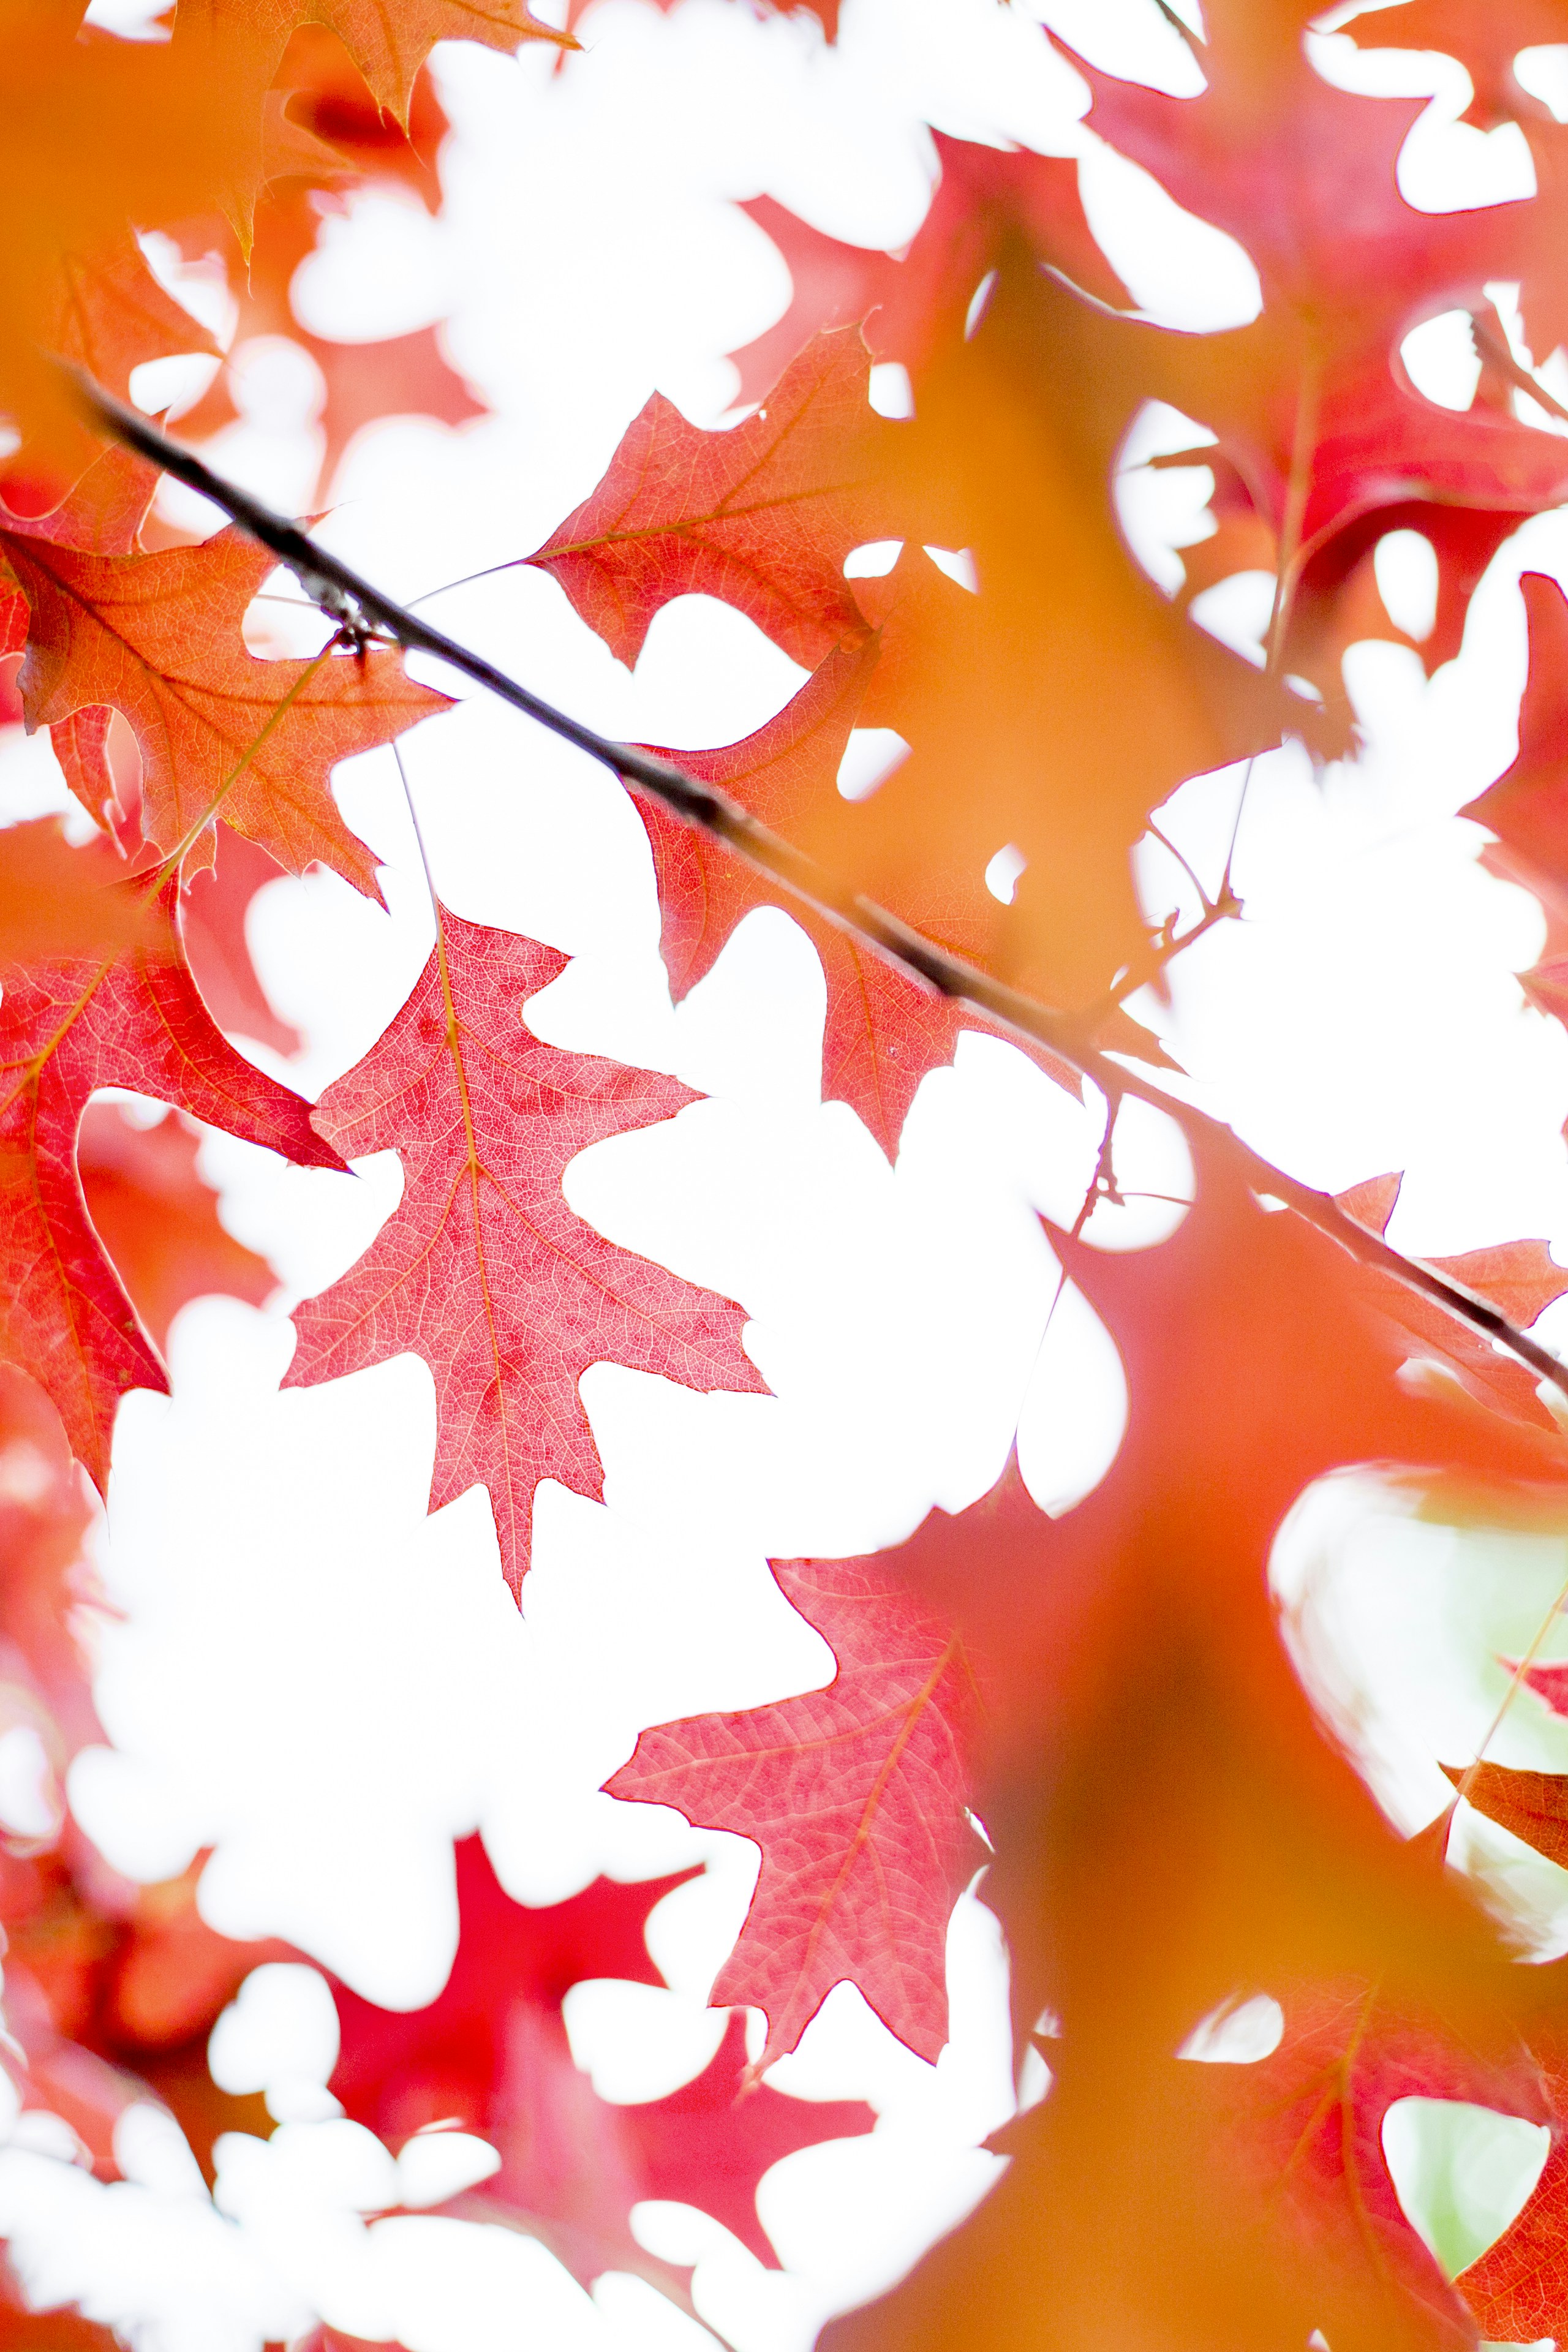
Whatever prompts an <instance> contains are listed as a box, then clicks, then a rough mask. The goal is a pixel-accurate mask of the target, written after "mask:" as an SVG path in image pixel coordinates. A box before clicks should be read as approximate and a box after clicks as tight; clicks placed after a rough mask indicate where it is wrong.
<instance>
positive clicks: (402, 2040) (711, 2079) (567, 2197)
mask: <svg viewBox="0 0 1568 2352" xmlns="http://www.w3.org/2000/svg"><path fill="white" fill-rule="evenodd" d="M456 1862H457V1872H458V1910H459V1916H460V1920H461V1934H460V1937H459V1941H458V1957H457V1958H456V1960H455V1961H454V1963H453V1967H452V1973H451V1976H450V1977H449V1978H448V1979H447V1984H446V1987H445V1989H444V1990H443V1991H442V1992H441V1994H440V1996H439V1998H438V1999H437V2000H435V2001H433V2002H432V2003H431V2004H430V2006H429V2007H428V2008H427V2009H423V2010H419V2011H416V2012H414V2014H413V2015H407V2014H399V2013H394V2012H391V2011H386V2010H381V2009H377V2008H376V2007H375V2006H374V2004H373V2003H372V2002H369V2001H366V2000H362V1999H361V1997H360V1996H359V1995H358V1994H356V1993H353V1992H350V1991H348V1990H347V1989H346V1988H344V1987H342V1986H339V1987H335V1988H334V1994H335V1998H336V2000H337V2004H338V2016H339V2021H340V2025H341V2028H342V2054H341V2056H340V2058H339V2061H338V2065H337V2069H336V2072H335V2073H334V2074H333V2076H332V2088H333V2090H334V2091H335V2092H336V2094H337V2095H338V2097H339V2098H340V2099H342V2103H343V2105H344V2106H345V2107H346V2108H347V2110H348V2112H349V2114H350V2115H351V2116H353V2117H354V2118H355V2119H356V2120H357V2121H359V2122H361V2123H364V2124H366V2125H368V2126H370V2127H371V2129H373V2130H374V2131H376V2132H378V2133H379V2134H380V2135H381V2137H383V2138H384V2139H386V2140H389V2141H391V2142H393V2143H394V2144H396V2143H397V2142H398V2141H399V2140H402V2139H404V2138H405V2137H408V2136H409V2135H410V2134H411V2133H413V2132H415V2131H416V2130H418V2129H420V2128H421V2127H422V2126H426V2125H428V2124H431V2123H435V2122H438V2121H443V2120H447V2119H450V2118H454V2117H455V2118H457V2119H458V2120H459V2121H460V2122H462V2123H463V2124H464V2125H466V2126H468V2128H469V2129H470V2130H473V2131H476V2132H479V2133H480V2134H481V2135H482V2136H483V2137H485V2138H487V2139H489V2141H490V2143H491V2144H492V2146H493V2147H496V2149H497V2150H498V2151H499V2153H500V2157H501V2159H502V2168H501V2170H500V2173H499V2174H497V2175H495V2176H494V2177H493V2178H492V2179H490V2180H489V2181H487V2182H486V2183H485V2184H484V2187H483V2189H482V2190H481V2191H480V2192H479V2195H478V2196H476V2197H471V2198H466V2199H464V2200H462V2207H463V2210H468V2211H470V2212H472V2213H473V2215H474V2216H475V2218H479V2216H480V2215H481V2213H483V2212H486V2211H493V2212H494V2214H495V2217H496V2218H498V2219H499V2218H503V2217H505V2216H507V2215H510V2216H514V2217H516V2218H518V2219H520V2220H526V2221H528V2222H529V2224H530V2225H531V2226H532V2227H533V2228H534V2229H535V2230H536V2231H537V2233H538V2234H539V2235H540V2236H542V2237H543V2238H544V2239H545V2240H546V2242H548V2243H550V2244H551V2245H552V2248H553V2250H554V2251H555V2252H557V2253H558V2254H559V2256H560V2258H561V2260H562V2261H563V2262H564V2263H567V2264H568V2266H569V2267H570V2268H571V2269H572V2270H573V2271H574V2273H575V2274H576V2275H577V2276H578V2277H579V2278H581V2279H582V2280H583V2281H584V2284H587V2283H589V2282H590V2281H591V2280H592V2279H594V2278H595V2277H596V2276H597V2275H598V2273H600V2272H601V2271H603V2270H605V2269H608V2268H616V2269H633V2270H637V2271H641V2272H643V2273H645V2274H650V2275H657V2277H658V2283H659V2284H666V2285H668V2284H670V2280H669V2276H668V2273H666V2272H665V2271H664V2269H663V2266H662V2265H657V2264H656V2265H650V2264H649V2263H648V2258H647V2256H646V2255H645V2254H643V2253H642V2252H640V2251H639V2250H638V2249H637V2244H636V2242H635V2240H634V2239H633V2238H632V2235H631V2232H630V2229H629V2227H628V2217H629V2214H630V2211H631V2208H632V2206H633V2205H634V2204H635V2203H637V2201H638V2200H642V2199H645V2198H650V2197H651V2198H672V2199H675V2200H679V2201H680V2202H682V2203H689V2204H694V2205H698V2206H700V2207H701V2208H702V2210H704V2211H705V2212H709V2213H711V2214H712V2215H713V2216H714V2217H715V2219H716V2220H718V2221H722V2222H723V2223H724V2224H725V2226H726V2228H728V2229H731V2230H733V2231H734V2232H735V2234H736V2235H737V2236H738V2237H740V2238H741V2239H742V2240H743V2242H745V2243H746V2244H747V2245H748V2246H750V2247H751V2249H752V2252H754V2253H755V2254H756V2255H757V2257H758V2259H759V2260H760V2261H762V2262H764V2263H769V2264H770V2265H773V2267H776V2259H775V2257H774V2255H773V2249H772V2248H771V2246H770V2245H769V2243H768V2241H767V2239H766V2237H765V2236H764V2235H763V2231H762V2228H761V2225H760V2224H759V2222H758V2220H757V2210H756V2187H757V2183H758V2181H759V2180H760V2179H762V2176H763V2173H764V2172H765V2171H766V2170H767V2168H768V2167H769V2166H770V2165H772V2164H774V2163H776V2162H777V2160H778V2158H780V2157H782V2156H786V2155H790V2154H792V2153H793V2152H794V2151H795V2149H796V2148H800V2147H811V2146H814V2145H815V2144H816V2142H817V2141H819V2140H823V2139H834V2138H843V2137H848V2136H852V2135H855V2134H858V2133H860V2132H865V2131H868V2130H869V2129H870V2127H871V2123H872V2116H871V2114H870V2111H869V2109H868V2108H867V2107H865V2106H863V2105H861V2104H860V2102H859V2101H858V2100H848V2101H841V2102H837V2103H829V2104H818V2103H816V2102H815V2101H805V2100H799V2099H791V2098H785V2097H783V2096H781V2095H780V2094H779V2093H777V2092H775V2091H770V2090H768V2089H766V2088H765V2086H764V2087H763V2088H762V2089H760V2090H757V2091H749V2090H746V2089H744V2088H743V2083H742V2077H743V2074H744V2071H745V2029H744V2021H743V2020H742V2019H740V2018H733V2019H731V2021H730V2026H729V2028H728V2031H727V2032H726V2034H725V2038H724V2041H723V2042H722V2043H721V2047H720V2049H719V2050H718V2052H717V2053H716V2054H715V2055H714V2057H713V2059H712V2060H711V2062H710V2064H709V2065H708V2066H707V2067H706V2068H705V2069H704V2070H703V2072H702V2073H701V2074H700V2075H699V2076H698V2077H697V2079H696V2080H695V2081H694V2082H691V2083H689V2084H685V2085H684V2087H683V2088H681V2089H680V2090H678V2091H673V2092H671V2093H670V2094H669V2095H668V2096H667V2097H665V2098H662V2099H652V2100H647V2101H645V2102H641V2103H639V2104H637V2105H611V2104H610V2103H609V2102H607V2101H605V2100H604V2099H601V2098H600V2097H599V2096H598V2095H597V2093H596V2092H595V2090H594V2088H593V2085H592V2084H591V2083H590V2082H589V2080H588V2077H587V2076H586V2075H585V2074H581V2073H579V2072H578V2070H577V2068H576V2067H575V2066H574V2063H573V2061H572V2055H571V2051H570V2047H569V2045H568V2043H567V2040H566V2034H565V2029H564V2026H563V2023H562V2018H561V2003H562V2000H563V1998H564V1996H565V1994H566V1993H567V1992H568V1991H569V1990H571V1988H572V1986H573V1985H574V1984H579V1983H581V1982H583V1981H584V1979H590V1978H605V1977H612V1978H617V1979H622V1980H623V1981H629V1982H631V1983H634V1984H651V1985H657V1984H660V1983H662V1981H663V1979H662V1978H661V1977H660V1975H659V1973H658V1969H656V1968H655V1967H654V1965H653V1963H652V1961H651V1960H650V1959H649V1958H648V1952H647V1941H646V1938H645V1935H644V1930H645V1928H646V1926H647V1918H648V1915H649V1913H650V1912H651V1911H652V1909H653V1907H654V1906H655V1904H656V1903H658V1901H659V1900H660V1899H661V1897H663V1896H664V1895H668V1893H669V1892H670V1890H671V1889H672V1888H673V1887H676V1886H679V1885H684V1884H685V1882H686V1881H687V1880H688V1879H689V1878H690V1877H692V1876H693V1875H694V1873H693V1872H691V1871H680V1872H677V1873H676V1874H675V1875H674V1876H672V1877H668V1878H656V1879H648V1880H644V1881H641V1882H639V1883H637V1884H634V1885H618V1884H616V1882H614V1881H612V1880H610V1879H605V1878H599V1879H595V1882H594V1884H593V1885H591V1886H589V1887H586V1888H585V1889H584V1892H583V1893H582V1894H581V1895H573V1896H571V1897H570V1899H569V1900H568V1901H566V1902H564V1903H555V1904H551V1905H549V1906H544V1907H542V1908H539V1909H534V1908H532V1907H531V1906H524V1905H522V1904H519V1903H513V1902H512V1901H511V1899H510V1896H508V1895H506V1894H505V1892H504V1891H503V1890H502V1888H501V1886H500V1884H499V1882H498V1881H497V1879H496V1876H495V1874H494V1872H493V1871H492V1870H491V1868H490V1865H489V1860H488V1858H487V1856H486V1854H485V1852H484V1848H483V1847H482V1845H481V1844H480V1843H479V1839H478V1838H468V1839H465V1840H464V1841H463V1842H462V1843H460V1844H459V1845H458V1848H457V1853H456Z"/></svg>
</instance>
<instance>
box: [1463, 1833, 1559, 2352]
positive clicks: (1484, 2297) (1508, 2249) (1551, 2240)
mask: <svg viewBox="0 0 1568 2352" xmlns="http://www.w3.org/2000/svg"><path fill="white" fill-rule="evenodd" d="M1510 1826H1511V1824H1510ZM1534 2046H1535V2052H1536V2055H1537V2057H1538V2058H1539V2060H1540V2062H1541V2064H1542V2069H1543V2071H1544V2074H1545V2078H1546V2086H1547V2091H1548V2094H1549V2095H1550V2097H1551V2100H1552V2107H1553V2109H1554V2111H1555V2112H1554V2118H1553V2119H1554V2121H1555V2122H1556V2123H1557V2124H1558V2126H1559V2128H1558V2129H1556V2130H1555V2131H1553V2133H1552V2146H1551V2147H1550V2148H1549V2150H1548V2151H1547V2157H1546V2162H1545V2165H1544V2166H1543V2167H1542V2173H1541V2178H1540V2179H1539V2180H1538V2181H1537V2182H1536V2184H1535V2187H1534V2188H1533V2189H1531V2193H1530V2195H1529V2196H1528V2197H1527V2198H1526V2200H1525V2201H1524V2204H1523V2207H1522V2208H1521V2210H1520V2212H1519V2213H1518V2214H1517V2215H1516V2216H1515V2218H1514V2220H1513V2221H1511V2222H1510V2224H1509V2227H1508V2228H1507V2229H1506V2230H1505V2231H1503V2233H1502V2235H1501V2237H1500V2238H1499V2239H1498V2240H1497V2242H1496V2243H1495V2244H1494V2245H1491V2246H1489V2247H1488V2249H1487V2251H1486V2252H1485V2253H1484V2254H1482V2255H1481V2257H1480V2259H1479V2261H1478V2262H1474V2263H1471V2264H1470V2266H1469V2268H1468V2270H1463V2271H1461V2272H1460V2273H1459V2275H1458V2278H1457V2279H1456V2281H1455V2282H1454V2284H1455V2285H1456V2286H1457V2287H1458V2291H1459V2293H1460V2294H1462V2295H1463V2297H1464V2299H1465V2301H1466V2303H1467V2304H1468V2306H1469V2308H1470V2310H1471V2311H1472V2312H1473V2313H1474V2315H1475V2317H1476V2321H1477V2324H1478V2326H1479V2330H1480V2333H1481V2335H1482V2336H1483V2337H1484V2339H1485V2340H1486V2341H1487V2342H1488V2343H1500V2344H1535V2343H1540V2342H1541V2341H1542V2338H1543V2337H1545V2336H1555V2337H1556V2338H1557V2339H1558V2341H1559V2342H1561V2341H1562V2339H1563V2336H1564V2335H1565V2334H1568V2132H1564V2131H1563V2129H1562V2128H1561V2126H1562V2121H1563V2117H1564V2116H1568V2043H1565V2042H1564V2037H1563V2032H1562V2029H1561V2027H1560V2026H1556V2025H1553V2026H1551V2027H1548V2028H1547V2029H1546V2030H1544V2031H1539V2032H1537V2033H1536V2034H1535V2036H1534ZM1489 2104H1490V2103H1489Z"/></svg>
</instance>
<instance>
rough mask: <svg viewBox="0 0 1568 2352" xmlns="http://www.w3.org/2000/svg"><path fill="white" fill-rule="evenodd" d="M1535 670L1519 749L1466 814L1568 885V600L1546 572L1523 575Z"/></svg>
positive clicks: (1528, 683) (1523, 707)
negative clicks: (1567, 731)
mask: <svg viewBox="0 0 1568 2352" xmlns="http://www.w3.org/2000/svg"><path fill="white" fill-rule="evenodd" d="M1519 584H1520V587H1521V591H1522V592H1523V595H1524V609H1525V614H1526V616H1527V618H1528V622H1529V626H1530V668H1529V671H1528V674H1527V675H1526V677H1525V682H1524V696H1523V699H1522V700H1521V703H1520V706H1519V752H1518V756H1517V757H1516V758H1515V759H1514V761H1513V762H1512V764H1511V765H1510V767H1508V768H1507V769H1505V770H1504V772H1503V773H1502V774H1501V775H1500V777H1499V778H1498V780H1497V782H1496V783H1495V784H1489V785H1488V787H1487V789H1486V791H1485V792H1484V793H1481V794H1480V795H1479V798H1478V799H1476V800H1473V801H1471V802H1470V803H1469V804H1468V807H1466V808H1465V809H1463V810H1462V811H1461V812H1460V814H1462V815H1464V816H1469V817H1474V818H1475V820H1476V822H1477V824H1484V825H1489V827H1490V828H1491V830H1492V832H1493V833H1495V834H1497V835H1499V836H1500V839H1501V840H1502V842H1503V844H1504V845H1505V847H1506V848H1508V849H1509V850H1510V852H1512V853H1513V854H1514V856H1517V857H1520V858H1522V859H1523V860H1524V862H1525V866H1526V867H1527V868H1532V869H1534V870H1535V871H1536V872H1538V873H1539V874H1540V875H1541V876H1542V877H1543V878H1544V879H1545V880H1546V881H1548V882H1551V883H1555V884H1557V885H1558V886H1559V887H1562V886H1564V885H1568V751H1565V749H1564V732H1563V730H1564V728H1565V727H1568V597H1565V596H1564V595H1563V590H1562V588H1561V587H1560V586H1559V585H1558V583H1557V582H1556V581H1555V580H1552V579H1549V578H1548V577H1547V576H1546V574H1545V573H1544V572H1524V573H1523V574H1522V575H1521V579H1520V583H1519Z"/></svg>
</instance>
